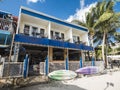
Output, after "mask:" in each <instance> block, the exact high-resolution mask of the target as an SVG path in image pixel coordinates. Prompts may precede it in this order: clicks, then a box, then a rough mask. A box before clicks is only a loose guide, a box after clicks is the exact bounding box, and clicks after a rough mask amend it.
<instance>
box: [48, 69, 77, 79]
mask: <svg viewBox="0 0 120 90" xmlns="http://www.w3.org/2000/svg"><path fill="white" fill-rule="evenodd" d="M76 76H77V74H76V73H75V72H73V71H70V70H56V71H53V72H51V73H49V74H48V77H49V78H50V79H54V80H68V79H73V78H75V77H76Z"/></svg>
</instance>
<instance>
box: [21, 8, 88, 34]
mask: <svg viewBox="0 0 120 90" xmlns="http://www.w3.org/2000/svg"><path fill="white" fill-rule="evenodd" d="M21 13H24V14H27V15H30V16H34V17H37V18H41V19H45V20H48V21H51V22H55V23H58V24H62V25H65V26H69V27H72V28H76V29H79V30H83V31H86V32H88V29H86V28H83V27H80V26H77V25H74V24H70V23H67V22H64V21H60V20H57V19H54V18H51V17H48V16H45V15H42V14H38V13H35V12H31V11H28V10H25V9H21Z"/></svg>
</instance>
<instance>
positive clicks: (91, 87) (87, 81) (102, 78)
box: [17, 71, 120, 90]
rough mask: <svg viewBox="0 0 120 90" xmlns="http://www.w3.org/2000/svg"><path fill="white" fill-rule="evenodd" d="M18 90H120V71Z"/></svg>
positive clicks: (51, 82)
mask: <svg viewBox="0 0 120 90" xmlns="http://www.w3.org/2000/svg"><path fill="white" fill-rule="evenodd" d="M17 90H120V71H116V72H112V73H110V72H108V73H107V74H104V75H96V76H85V77H82V78H75V79H72V80H67V81H50V82H49V83H48V84H39V85H34V86H29V87H23V88H19V89H17Z"/></svg>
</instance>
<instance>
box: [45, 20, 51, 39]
mask: <svg viewBox="0 0 120 90" xmlns="http://www.w3.org/2000/svg"><path fill="white" fill-rule="evenodd" d="M50 31H51V22H49V24H48V27H47V32H46V34H47V35H48V39H51V35H50Z"/></svg>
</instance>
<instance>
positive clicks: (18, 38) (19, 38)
mask: <svg viewBox="0 0 120 90" xmlns="http://www.w3.org/2000/svg"><path fill="white" fill-rule="evenodd" d="M14 41H15V42H20V43H27V44H37V45H45V46H53V47H61V48H72V49H80V50H89V51H91V50H93V48H92V47H90V46H86V45H84V44H75V43H70V42H64V41H58V40H52V39H48V38H36V37H30V36H26V35H20V34H16V35H15V40H14Z"/></svg>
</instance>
